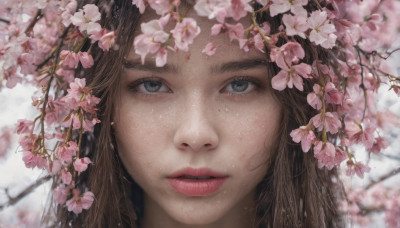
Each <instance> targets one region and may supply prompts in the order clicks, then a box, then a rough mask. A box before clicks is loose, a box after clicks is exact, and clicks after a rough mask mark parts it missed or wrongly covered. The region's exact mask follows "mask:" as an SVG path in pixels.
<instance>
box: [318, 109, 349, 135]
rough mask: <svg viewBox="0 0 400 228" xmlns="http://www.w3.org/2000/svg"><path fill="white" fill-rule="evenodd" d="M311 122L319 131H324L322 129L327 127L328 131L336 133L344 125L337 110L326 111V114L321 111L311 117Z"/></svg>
mask: <svg viewBox="0 0 400 228" xmlns="http://www.w3.org/2000/svg"><path fill="white" fill-rule="evenodd" d="M310 123H312V124H313V125H314V126H315V127H316V128H317V129H318V130H319V131H322V129H323V128H325V130H326V131H327V132H330V133H332V134H336V133H337V132H338V129H339V128H340V127H341V126H342V124H341V122H340V120H339V119H338V117H337V113H335V112H333V113H332V112H326V113H324V114H322V113H319V114H317V115H315V116H314V117H313V118H311V120H310Z"/></svg>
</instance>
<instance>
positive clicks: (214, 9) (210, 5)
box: [194, 0, 231, 23]
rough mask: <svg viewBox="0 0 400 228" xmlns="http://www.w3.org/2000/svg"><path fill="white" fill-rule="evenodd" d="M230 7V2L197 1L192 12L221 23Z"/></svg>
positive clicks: (220, 0)
mask: <svg viewBox="0 0 400 228" xmlns="http://www.w3.org/2000/svg"><path fill="white" fill-rule="evenodd" d="M230 7H231V1H230V0H198V1H197V2H196V4H195V5H194V10H195V11H196V13H197V14H198V15H199V16H203V17H208V19H213V18H216V19H217V21H218V22H219V23H223V22H224V20H225V17H226V16H227V15H228V12H227V11H228V9H229V8H230Z"/></svg>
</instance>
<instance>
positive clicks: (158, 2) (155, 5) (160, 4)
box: [139, 0, 172, 15]
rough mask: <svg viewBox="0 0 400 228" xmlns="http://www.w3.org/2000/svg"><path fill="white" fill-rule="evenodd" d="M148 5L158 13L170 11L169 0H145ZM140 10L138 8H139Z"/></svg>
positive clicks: (162, 13)
mask: <svg viewBox="0 0 400 228" xmlns="http://www.w3.org/2000/svg"><path fill="white" fill-rule="evenodd" d="M147 3H148V4H149V6H150V7H151V8H152V9H154V10H155V11H156V13H157V14H158V15H165V14H166V13H168V12H169V11H170V7H171V5H172V4H170V1H169V0H147ZM139 10H140V8H139Z"/></svg>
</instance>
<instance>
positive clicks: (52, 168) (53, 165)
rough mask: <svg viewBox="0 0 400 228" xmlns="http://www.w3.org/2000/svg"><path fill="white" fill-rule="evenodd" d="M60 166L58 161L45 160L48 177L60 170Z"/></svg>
mask: <svg viewBox="0 0 400 228" xmlns="http://www.w3.org/2000/svg"><path fill="white" fill-rule="evenodd" d="M61 167H62V164H61V162H60V160H54V161H51V160H47V165H46V167H45V168H46V170H47V172H49V174H50V175H52V176H54V175H56V174H58V172H59V171H60V170H61Z"/></svg>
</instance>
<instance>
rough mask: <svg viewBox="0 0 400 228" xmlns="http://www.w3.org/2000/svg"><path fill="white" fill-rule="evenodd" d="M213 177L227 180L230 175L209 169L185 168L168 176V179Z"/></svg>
mask: <svg viewBox="0 0 400 228" xmlns="http://www.w3.org/2000/svg"><path fill="white" fill-rule="evenodd" d="M185 175H187V176H211V177H215V178H225V177H228V175H225V174H222V173H219V172H217V171H214V170H211V169H208V168H200V169H195V168H190V167H188V168H184V169H180V170H178V171H176V172H174V173H172V174H171V175H169V176H168V178H178V177H182V176H185Z"/></svg>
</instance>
